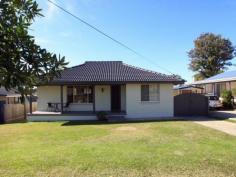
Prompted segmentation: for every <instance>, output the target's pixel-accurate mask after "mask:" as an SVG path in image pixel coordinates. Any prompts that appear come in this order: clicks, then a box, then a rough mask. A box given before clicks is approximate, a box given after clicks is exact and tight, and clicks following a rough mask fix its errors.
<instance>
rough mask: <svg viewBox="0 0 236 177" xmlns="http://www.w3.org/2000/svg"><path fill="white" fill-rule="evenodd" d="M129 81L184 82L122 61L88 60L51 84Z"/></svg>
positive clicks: (69, 69)
mask: <svg viewBox="0 0 236 177" xmlns="http://www.w3.org/2000/svg"><path fill="white" fill-rule="evenodd" d="M78 82H79V83H91V84H92V83H127V82H170V83H174V84H179V83H183V82H184V80H183V79H181V78H179V77H178V76H175V75H165V74H161V73H158V72H154V71H149V70H145V69H142V68H138V67H134V66H131V65H127V64H125V63H123V62H122V61H87V62H85V63H84V64H82V65H78V66H74V67H71V68H67V69H65V70H64V71H63V72H62V73H61V76H60V77H58V78H55V79H54V80H53V81H52V82H50V84H69V83H71V84H72V83H78Z"/></svg>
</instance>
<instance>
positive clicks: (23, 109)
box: [0, 102, 37, 123]
mask: <svg viewBox="0 0 236 177" xmlns="http://www.w3.org/2000/svg"><path fill="white" fill-rule="evenodd" d="M0 107H1V109H0V114H1V115H0V116H1V118H0V121H1V122H2V123H7V122H14V121H17V120H24V119H25V118H26V117H25V116H26V114H27V113H29V111H30V106H29V103H26V104H25V106H24V104H2V105H0ZM36 109H37V102H33V103H32V111H36Z"/></svg>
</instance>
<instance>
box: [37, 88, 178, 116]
mask: <svg viewBox="0 0 236 177" xmlns="http://www.w3.org/2000/svg"><path fill="white" fill-rule="evenodd" d="M60 94H61V93H60V86H40V87H38V111H47V106H48V102H53V103H60V101H61V100H60ZM63 99H64V102H66V101H67V87H66V86H64V87H63ZM173 104H174V103H173V84H160V101H151V102H141V84H126V85H122V86H121V110H122V111H126V118H165V117H173V109H174V105H173ZM95 108H96V111H110V110H111V87H110V85H96V86H95ZM67 111H93V104H92V103H88V104H86V103H71V104H70V106H69V108H67Z"/></svg>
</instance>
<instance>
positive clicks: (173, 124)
mask: <svg viewBox="0 0 236 177" xmlns="http://www.w3.org/2000/svg"><path fill="white" fill-rule="evenodd" d="M0 135H1V136H0V176H53V177H54V176H236V137H233V136H230V135H227V134H224V133H221V132H219V131H216V130H213V129H209V128H206V127H203V126H201V125H197V124H194V123H192V122H187V121H170V122H148V123H125V124H97V125H92V124H91V125H80V124H78V123H77V124H70V123H66V122H54V123H17V124H5V125H0Z"/></svg>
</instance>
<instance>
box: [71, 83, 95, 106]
mask: <svg viewBox="0 0 236 177" xmlns="http://www.w3.org/2000/svg"><path fill="white" fill-rule="evenodd" d="M69 89H70V93H69ZM79 89H88V91H89V90H91V91H90V93H82V92H83V91H84V90H83V91H82V92H80V93H78V92H79ZM93 92H94V89H93V86H92V85H73V86H67V102H69V103H71V104H92V103H93V102H94V93H93ZM79 100H86V101H82V102H79Z"/></svg>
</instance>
